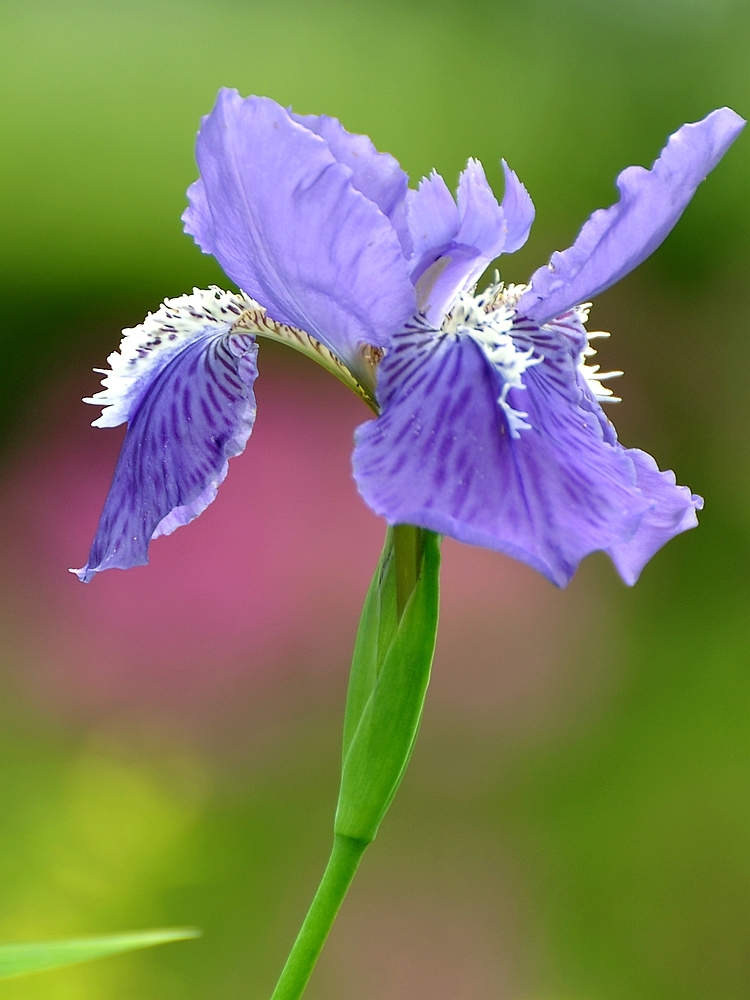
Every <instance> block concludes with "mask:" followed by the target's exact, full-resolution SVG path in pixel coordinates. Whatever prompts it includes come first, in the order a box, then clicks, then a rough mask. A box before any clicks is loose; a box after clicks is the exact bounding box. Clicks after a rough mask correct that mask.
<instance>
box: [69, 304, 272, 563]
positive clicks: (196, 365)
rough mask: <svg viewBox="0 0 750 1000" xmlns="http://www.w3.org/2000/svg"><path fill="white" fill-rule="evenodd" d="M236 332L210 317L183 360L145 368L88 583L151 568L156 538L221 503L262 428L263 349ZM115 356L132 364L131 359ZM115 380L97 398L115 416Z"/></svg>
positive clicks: (186, 346)
mask: <svg viewBox="0 0 750 1000" xmlns="http://www.w3.org/2000/svg"><path fill="white" fill-rule="evenodd" d="M204 294H206V293H204ZM196 298H197V296H186V297H185V299H189V300H195V299H196ZM174 301H175V300H173V303H174ZM176 301H177V302H180V301H184V300H176ZM192 304H194V301H191V305H192ZM197 311H198V307H197V306H196V312H197ZM197 322H198V321H197V320H196V324H197ZM173 326H174V327H177V326H178V322H175V323H174V324H173ZM231 327H232V319H230V320H227V321H224V322H221V321H212V320H210V319H204V321H203V325H202V326H199V325H196V326H195V329H194V331H193V333H194V335H193V336H192V337H191V338H184V339H183V340H182V341H181V342H180V341H179V340H178V342H179V345H180V346H179V349H178V350H177V351H176V352H175V351H167V352H166V354H167V363H166V364H165V365H156V364H153V363H151V364H146V365H145V367H144V370H143V372H142V375H141V378H140V379H139V380H137V381H136V382H134V383H133V384H132V385H131V386H130V395H129V397H128V398H129V400H130V402H129V404H128V406H127V408H123V409H122V410H121V411H120V412H119V415H121V416H122V415H124V414H125V409H127V420H128V431H127V434H126V435H125V441H124V442H123V446H122V450H121V452H120V457H119V459H118V462H117V467H116V469H115V474H114V478H113V481H112V486H111V487H110V491H109V494H108V496H107V499H106V501H105V504H104V509H103V511H102V516H101V519H100V521H99V527H98V528H97V532H96V535H95V537H94V541H93V544H92V546H91V552H90V554H89V560H88V562H87V564H86V565H85V566H84V567H83V568H82V569H80V570H74V572H75V573H76V574H77V576H78V578H79V579H80V580H82V581H83V582H84V583H88V582H89V581H90V580H91V579H93V577H94V575H95V574H96V573H99V572H101V571H102V570H105V569H112V568H118V569H128V568H130V567H131V566H140V565H143V564H144V563H146V562H148V556H147V553H148V545H149V542H150V541H151V539H152V538H156V537H158V536H159V535H166V534H169V533H170V532H172V531H174V530H175V528H177V527H179V526H180V525H182V524H187V523H188V522H189V521H191V520H193V518H195V517H197V516H198V515H199V514H200V513H201V512H202V511H203V510H204V509H205V508H206V507H207V506H208V504H210V503H211V501H212V500H213V499H214V497H215V496H216V491H217V489H218V487H219V485H220V484H221V483H222V482H223V480H224V478H225V476H226V474H227V468H228V462H229V459H230V458H231V457H233V456H234V455H239V454H240V452H242V451H243V450H244V448H245V445H246V443H247V439H248V438H249V436H250V433H251V431H252V428H253V423H254V421H255V396H254V394H253V382H254V380H255V377H256V375H257V367H256V354H257V347H256V345H255V342H254V340H253V338H252V336H250V335H249V334H245V333H233V332H231ZM167 335H168V334H167ZM114 357H123V358H124V364H128V363H129V359H128V358H127V357H125V351H123V354H122V355H119V356H114ZM144 357H145V359H146V360H148V356H147V355H146V356H144ZM114 367H115V366H114V365H113V368H114ZM133 367H134V368H136V369H137V368H138V363H137V361H136V362H134V365H133ZM117 379H118V372H116V371H115V372H114V373H113V374H112V375H110V376H109V381H110V387H109V389H108V390H107V391H106V392H104V393H99V394H98V398H96V399H92V400H90V401H91V402H100V403H106V404H108V405H109V407H110V414H112V413H113V409H114V408H115V407H116V405H117V400H116V399H115V392H114V388H116V387H117ZM113 387H114V388H113ZM107 397H108V398H107ZM114 412H115V414H117V411H116V409H115V411H114ZM106 415H107V414H106V411H105V414H104V415H103V416H104V417H106ZM99 422H102V421H101V418H100V421H99ZM118 422H121V421H118ZM112 423H113V420H109V421H106V420H105V421H103V425H104V426H107V425H111V424H112Z"/></svg>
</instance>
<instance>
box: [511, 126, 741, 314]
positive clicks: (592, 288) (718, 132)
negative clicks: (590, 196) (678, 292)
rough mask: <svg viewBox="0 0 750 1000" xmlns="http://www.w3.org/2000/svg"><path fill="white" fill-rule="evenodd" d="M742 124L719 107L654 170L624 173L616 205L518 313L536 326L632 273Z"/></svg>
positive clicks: (681, 135)
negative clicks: (531, 320) (534, 322)
mask: <svg viewBox="0 0 750 1000" xmlns="http://www.w3.org/2000/svg"><path fill="white" fill-rule="evenodd" d="M744 125H745V122H744V120H743V119H742V118H740V116H739V115H737V114H735V112H734V111H732V110H730V109H729V108H720V109H719V110H717V111H713V112H711V114H710V115H708V117H706V118H704V119H703V120H702V121H699V122H695V123H693V124H689V125H683V126H682V128H681V129H679V130H678V131H677V132H675V133H674V135H673V136H671V137H670V139H669V142H668V143H667V145H666V146H665V148H664V150H663V151H662V153H661V156H660V157H659V158H658V160H656V162H655V163H654V165H653V167H652V168H651V170H646V169H645V168H644V167H628V168H627V169H626V170H623V172H622V173H621V174H620V175H619V177H618V178H617V187H618V188H619V190H620V200H619V202H617V204H615V205H612V206H611V207H610V208H607V209H599V210H598V211H596V212H594V214H593V215H592V216H591V218H590V219H589V220H588V222H587V223H586V224H585V225H584V227H583V229H581V232H580V233H579V235H578V238H577V239H576V241H575V243H574V244H573V246H572V247H570V248H569V249H568V250H564V251H563V252H562V253H559V252H556V253H554V254H553V255H552V259H551V261H550V263H549V265H547V266H546V267H541V268H539V270H537V271H535V272H534V275H533V277H532V279H531V289H530V290H529V291H528V292H527V293H526V294H525V295H524V296H523V297H522V298H521V300H520V301H519V303H518V310H519V312H521V313H523V314H524V315H526V316H529V317H530V318H531V319H533V320H535V321H536V322H537V323H538V324H540V325H541V324H543V323H545V322H547V320H549V319H551V318H552V317H553V316H559V315H560V314H561V313H563V312H565V310H567V309H569V308H570V307H571V306H574V305H577V304H578V303H580V302H584V301H586V300H588V299H591V298H593V297H594V296H595V295H598V294H599V292H603V291H604V290H605V289H606V288H609V287H610V286H611V285H614V284H615V282H617V281H619V280H620V278H623V277H624V276H625V275H626V274H628V273H629V272H630V271H632V270H633V268H635V267H637V266H638V264H640V263H641V262H642V261H644V260H645V259H646V257H648V256H649V255H650V254H652V253H653V252H654V250H656V248H657V247H658V246H659V245H660V244H661V243H662V242H663V241H664V239H666V237H667V235H668V234H669V232H670V231H671V229H672V227H673V226H674V225H675V223H676V222H677V220H678V219H679V218H680V216H681V215H682V213H683V212H684V210H685V208H686V207H687V205H688V202H689V201H690V199H691V198H692V197H693V194H694V193H695V189H696V188H697V187H698V185H699V184H700V182H701V181H702V180H704V178H705V177H706V175H707V174H708V173H709V172H710V171H711V170H713V168H714V167H715V166H716V164H717V163H718V162H719V160H720V159H721V158H722V156H723V155H724V153H725V152H726V151H727V149H728V148H729V146H730V145H731V144H732V143H733V142H734V140H735V139H736V138H737V136H738V135H739V133H740V132H741V131H742V128H743V127H744Z"/></svg>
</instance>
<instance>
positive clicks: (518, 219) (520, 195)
mask: <svg viewBox="0 0 750 1000" xmlns="http://www.w3.org/2000/svg"><path fill="white" fill-rule="evenodd" d="M502 164H503V173H504V174H505V193H504V194H503V200H502V204H501V206H500V207H501V208H502V210H503V212H504V214H505V225H506V227H507V230H508V232H507V236H506V237H505V246H504V247H503V253H515V252H516V250H520V249H521V247H522V246H523V245H524V243H525V242H526V240H527V239H528V238H529V233H530V232H531V226H532V223H533V222H534V215H535V214H536V210H535V209H534V202H533V201H532V200H531V198H530V196H529V192H528V191H527V190H526V188H525V187H524V186H523V184H522V183H521V182H520V181H519V179H518V177H517V176H516V173H515V171H514V170H511V169H510V167H509V166H508V164H507V163H506V162H505V160H503V161H502Z"/></svg>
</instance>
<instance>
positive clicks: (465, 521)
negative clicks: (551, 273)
mask: <svg viewBox="0 0 750 1000" xmlns="http://www.w3.org/2000/svg"><path fill="white" fill-rule="evenodd" d="M529 332H534V331H533V330H531V331H529ZM535 332H536V336H535V338H534V347H535V350H536V352H537V354H538V355H541V356H542V357H543V361H542V362H541V363H538V364H536V365H534V366H533V367H530V368H528V370H527V371H526V372H525V373H524V382H525V384H526V386H527V388H526V390H524V391H519V390H511V392H510V394H509V397H508V398H509V400H510V402H511V404H512V405H513V406H514V407H516V408H517V409H518V410H523V411H525V412H526V414H527V415H528V422H529V424H530V425H531V427H530V429H527V430H522V431H521V433H520V435H518V436H516V437H513V436H512V435H511V433H510V432H509V430H510V429H509V426H508V422H507V417H506V413H505V410H504V408H503V407H502V406H501V405H500V404H499V402H498V400H499V397H500V395H501V393H502V390H503V385H502V384H501V382H500V380H499V378H498V374H497V371H496V369H495V368H494V367H493V366H492V365H491V364H490V363H489V360H488V358H487V355H486V354H485V352H484V351H483V350H482V348H481V347H480V346H479V344H478V343H477V342H476V341H475V340H474V339H472V338H471V337H468V336H460V335H452V334H446V333H444V334H436V333H435V332H434V331H429V330H425V329H421V328H419V327H416V326H413V327H411V328H410V329H409V330H408V331H406V332H405V333H402V334H399V335H397V336H396V337H394V339H393V342H392V347H391V349H390V350H389V351H388V353H387V354H386V356H385V358H384V360H383V361H382V362H381V365H380V369H379V374H378V397H379V400H380V403H381V406H382V410H383V412H382V416H380V417H379V418H378V419H377V420H373V421H371V422H370V423H367V424H364V425H363V426H362V427H360V428H359V429H358V430H357V434H356V448H355V453H354V476H355V479H356V481H357V485H358V487H359V490H360V492H361V493H362V496H363V497H364V499H365V500H366V501H367V503H368V504H369V505H370V506H371V507H372V509H373V510H374V511H375V512H376V513H377V514H380V515H382V516H384V517H386V518H387V520H388V521H389V523H391V524H396V523H401V522H405V523H410V524H417V525H421V526H422V527H425V528H430V529H432V530H433V531H439V532H442V533H444V534H448V535H451V536H452V537H454V538H457V539H459V540H460V541H463V542H468V543H471V544H474V545H483V546H486V547H488V548H493V549H497V550H499V551H501V552H505V553H507V554H508V555H510V556H513V557H514V558H516V559H520V560H522V561H523V562H526V563H527V564H528V565H530V566H532V567H534V568H535V569H537V570H539V572H541V573H543V574H544V575H545V576H547V577H548V578H549V579H550V580H551V581H553V582H554V583H556V584H558V585H560V586H562V585H564V584H565V583H567V581H568V580H569V579H570V577H571V576H572V574H573V573H574V571H575V569H576V566H577V565H578V563H579V562H580V560H581V559H582V558H583V557H584V556H585V555H587V554H588V553H589V552H592V551H594V550H595V549H611V548H612V547H613V546H615V545H618V544H620V543H625V542H627V541H628V540H629V539H630V538H631V537H632V536H633V535H634V533H635V531H636V529H637V527H638V524H639V522H640V520H641V518H642V516H643V515H644V513H645V512H646V511H647V510H648V509H649V507H650V501H649V500H647V499H646V498H645V497H644V496H643V494H642V493H641V491H640V490H639V489H638V485H637V483H636V475H635V470H634V467H633V463H632V461H631V460H630V458H629V457H628V455H627V454H626V453H625V452H624V450H623V449H621V448H619V447H617V446H613V445H611V444H609V443H608V442H607V441H605V440H604V437H603V434H602V429H601V426H600V424H599V422H598V420H597V419H596V417H595V416H594V415H593V414H592V413H590V412H588V411H587V410H586V409H585V408H583V407H581V406H580V405H579V401H580V395H581V391H580V389H579V388H578V386H577V373H576V362H575V358H574V357H573V354H574V352H573V351H572V350H571V345H570V343H568V342H567V341H566V340H565V338H564V337H563V336H562V335H560V334H559V333H557V332H556V331H554V330H551V329H550V330H547V331H538V330H536V331H535Z"/></svg>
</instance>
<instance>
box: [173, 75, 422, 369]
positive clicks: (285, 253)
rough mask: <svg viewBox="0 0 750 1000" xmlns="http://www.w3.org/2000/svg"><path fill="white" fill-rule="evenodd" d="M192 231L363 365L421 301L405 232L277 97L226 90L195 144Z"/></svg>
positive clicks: (283, 311) (309, 328) (250, 285)
mask: <svg viewBox="0 0 750 1000" xmlns="http://www.w3.org/2000/svg"><path fill="white" fill-rule="evenodd" d="M196 156H197V159H198V166H199V168H200V172H201V179H200V181H199V182H198V186H197V188H196V186H195V185H194V186H193V188H191V191H190V192H189V194H190V198H191V204H190V207H189V208H188V210H187V211H186V212H185V215H184V216H183V218H184V220H185V228H186V230H187V232H189V233H190V234H191V235H193V236H194V237H195V239H196V241H197V242H198V244H199V245H200V246H201V247H202V248H203V249H204V250H206V251H207V252H209V253H213V254H214V255H215V256H216V258H217V259H218V260H219V263H220V264H221V265H222V267H223V268H224V270H225V271H226V273H227V274H228V275H229V277H230V278H231V279H232V280H233V281H235V282H236V283H237V284H238V285H239V286H240V287H241V288H242V289H243V290H244V291H246V292H247V293H248V294H250V295H251V296H252V297H253V298H254V299H257V301H258V302H260V304H261V305H262V306H264V307H265V309H266V310H267V312H268V314H269V316H271V317H272V318H273V319H275V320H279V321H280V322H282V323H286V324H289V325H291V326H294V327H298V328H300V329H302V330H305V331H306V332H307V333H309V334H311V335H312V336H313V337H315V338H316V339H317V340H319V341H320V342H321V343H323V344H325V346H326V347H328V348H329V349H330V350H332V351H333V352H334V354H336V355H338V357H340V358H341V359H342V360H344V361H345V362H346V363H347V364H350V365H352V366H353V367H356V365H357V362H358V358H359V348H360V345H361V344H362V343H370V344H375V345H383V344H385V343H386V342H387V340H388V338H389V336H390V335H391V333H392V332H393V331H394V330H396V329H398V328H399V327H400V326H401V325H402V324H403V322H404V321H405V319H406V318H407V317H408V316H409V315H411V314H412V312H413V311H414V307H415V297H414V290H413V287H412V285H411V282H410V280H409V274H408V268H407V264H406V261H405V259H404V256H403V253H402V249H401V243H400V241H399V238H398V235H397V234H396V231H395V229H394V228H393V226H392V225H391V223H390V221H389V220H388V218H387V217H386V216H385V215H384V214H383V212H382V211H381V210H380V208H378V206H377V204H375V202H374V201H371V200H370V199H369V198H367V197H366V196H365V195H364V194H362V193H361V191H358V190H357V189H356V187H355V185H354V183H353V180H352V179H353V173H352V170H351V169H350V168H349V167H348V166H346V165H345V164H344V163H341V162H339V161H338V160H337V159H336V157H335V156H334V155H333V153H332V152H331V150H330V149H329V147H328V144H327V143H326V141H325V139H323V138H322V137H321V136H319V135H316V134H315V133H314V132H312V131H311V130H310V129H309V128H306V127H305V126H304V125H301V124H299V123H298V122H295V121H293V120H292V118H291V117H290V116H289V114H288V112H287V111H285V110H284V109H283V108H282V107H280V106H279V105H278V104H276V103H275V102H274V101H271V100H269V99H268V98H260V97H249V98H247V100H242V99H241V98H240V96H239V95H238V94H237V92H236V91H233V90H222V91H220V92H219V96H218V99H217V102H216V106H215V107H214V109H213V111H212V112H211V114H210V115H208V116H207V117H206V118H204V119H203V123H202V125H201V129H200V132H199V134H198V142H197V147H196Z"/></svg>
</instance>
